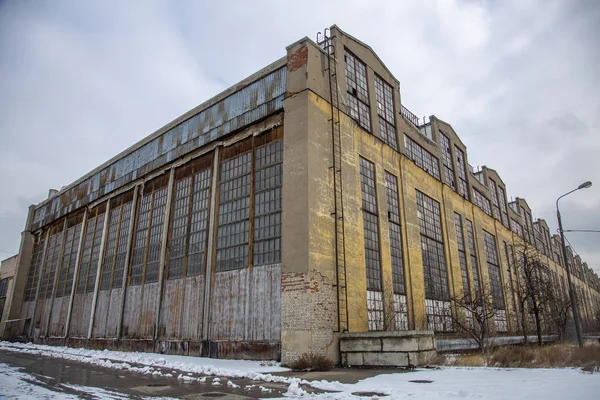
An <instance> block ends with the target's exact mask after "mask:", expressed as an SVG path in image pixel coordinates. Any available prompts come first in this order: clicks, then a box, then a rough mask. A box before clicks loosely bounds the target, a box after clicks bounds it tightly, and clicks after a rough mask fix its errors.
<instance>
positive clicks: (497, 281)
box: [483, 231, 507, 332]
mask: <svg viewBox="0 0 600 400" xmlns="http://www.w3.org/2000/svg"><path fill="white" fill-rule="evenodd" d="M483 238H484V243H485V253H486V259H487V265H488V273H489V276H490V292H491V294H492V303H493V305H494V309H495V316H494V321H495V323H496V330H498V331H499V332H505V331H506V329H507V327H506V312H505V309H506V306H505V302H504V292H503V290H502V277H501V276H500V260H499V258H498V249H497V247H496V238H495V237H494V235H492V234H491V233H489V232H487V231H483Z"/></svg>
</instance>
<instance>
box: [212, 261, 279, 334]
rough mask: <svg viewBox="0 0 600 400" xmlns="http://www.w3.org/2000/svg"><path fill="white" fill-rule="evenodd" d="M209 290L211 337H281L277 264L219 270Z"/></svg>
mask: <svg viewBox="0 0 600 400" xmlns="http://www.w3.org/2000/svg"><path fill="white" fill-rule="evenodd" d="M212 290H213V292H212V295H211V305H210V310H211V315H210V330H209V331H210V339H211V340H228V341H273V342H276V341H280V340H281V267H280V265H279V264H277V265H269V266H261V267H255V268H252V269H247V268H245V269H240V270H234V271H227V272H219V273H217V274H216V275H215V279H214V284H213V288H212Z"/></svg>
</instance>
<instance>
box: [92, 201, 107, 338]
mask: <svg viewBox="0 0 600 400" xmlns="http://www.w3.org/2000/svg"><path fill="white" fill-rule="evenodd" d="M109 220H110V199H108V201H107V202H106V211H105V213H104V225H103V226H102V239H101V240H100V251H99V252H98V264H97V266H96V282H95V284H94V297H92V309H91V311H90V326H89V328H88V334H87V338H88V340H89V339H91V337H92V329H93V328H94V318H95V317H96V302H97V301H98V290H99V289H100V274H101V273H102V262H103V261H104V246H105V245H106V237H107V236H108V222H109Z"/></svg>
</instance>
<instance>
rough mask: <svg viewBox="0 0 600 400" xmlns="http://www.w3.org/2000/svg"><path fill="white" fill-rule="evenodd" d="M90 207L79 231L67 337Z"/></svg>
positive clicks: (86, 210) (66, 329)
mask: <svg viewBox="0 0 600 400" xmlns="http://www.w3.org/2000/svg"><path fill="white" fill-rule="evenodd" d="M87 216H88V209H87V208H86V209H85V212H84V213H83V220H82V221H81V232H80V233H79V248H78V249H77V257H76V258H75V271H73V283H72V285H71V297H70V298H69V310H68V311H67V322H66V323H65V339H66V338H68V337H69V327H70V326H71V312H72V311H73V300H74V297H75V287H76V286H77V275H78V274H79V264H80V263H81V253H82V252H83V242H84V240H83V239H84V237H85V231H86V225H87Z"/></svg>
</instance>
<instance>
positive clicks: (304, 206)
mask: <svg viewBox="0 0 600 400" xmlns="http://www.w3.org/2000/svg"><path fill="white" fill-rule="evenodd" d="M328 32H329V33H330V35H329V36H328V37H326V38H322V39H323V40H322V41H321V43H315V42H313V41H311V40H310V39H308V38H304V39H301V40H299V41H298V42H296V43H293V44H291V45H290V46H288V47H287V54H286V56H285V57H283V58H281V59H279V60H277V61H275V62H274V63H272V64H270V65H269V66H267V67H265V68H263V69H262V70H260V71H258V72H256V73H255V74H253V75H252V76H250V77H248V78H247V79H244V80H243V81H242V82H240V83H238V84H237V85H235V86H233V87H231V88H230V89H227V90H226V91H224V92H223V93H221V94H219V95H217V96H216V97H214V98H212V99H210V100H208V101H207V102H206V103H204V104H201V105H200V106H198V107H196V108H195V109H193V110H191V111H189V112H188V113H186V114H184V115H182V116H181V117H179V118H177V119H176V120H175V121H173V122H171V123H169V124H167V125H166V126H164V127H163V128H161V129H159V130H158V131H156V132H155V133H153V134H151V135H150V136H148V137H147V138H145V139H143V140H142V141H141V142H139V143H137V144H135V145H133V146H132V147H130V148H129V149H127V150H125V151H124V152H122V153H121V154H119V155H118V156H116V157H114V158H113V159H111V160H109V161H107V162H106V163H104V164H102V165H101V166H99V167H98V168H96V169H95V170H93V171H92V172H90V173H88V174H86V175H85V176H83V177H82V178H80V179H79V180H77V181H75V182H73V183H72V184H70V185H68V186H66V187H65V188H63V189H61V190H60V191H59V192H57V193H52V194H51V196H50V197H49V198H48V199H47V200H45V201H43V202H42V203H40V204H38V205H35V206H32V207H31V209H30V213H29V218H28V221H27V225H26V229H25V232H24V233H23V239H22V243H21V248H20V252H19V258H18V273H17V275H16V280H17V281H18V282H17V287H20V288H21V291H20V292H19V296H20V297H19V299H18V306H17V304H16V300H17V298H16V297H15V301H14V302H13V303H15V304H13V307H12V309H13V311H14V313H12V314H11V316H10V318H11V319H12V320H15V322H12V323H11V324H10V326H8V325H7V326H5V327H3V329H4V332H3V334H4V336H5V337H10V336H15V335H19V334H28V335H30V336H31V337H33V339H34V340H35V341H37V342H41V343H48V344H61V345H62V344H68V345H73V346H80V345H81V346H91V347H94V348H102V347H105V348H119V349H136V350H146V351H160V352H167V353H176V354H190V355H192V354H193V355H200V354H202V355H208V356H212V357H235V358H259V359H260V358H266V359H270V358H281V359H282V360H283V361H284V362H288V361H290V360H293V359H295V358H296V357H298V356H299V355H300V354H302V353H305V352H317V353H320V354H328V355H330V356H331V357H332V358H333V359H336V360H337V359H339V353H338V347H339V338H340V335H341V333H344V332H366V331H393V330H425V329H429V330H432V331H435V332H436V334H451V333H452V331H453V326H452V324H451V321H449V319H448V318H447V315H448V312H449V311H450V310H451V306H452V305H451V302H450V299H451V297H452V296H453V295H456V294H459V293H463V292H464V291H469V292H472V291H475V290H480V289H484V290H489V292H490V293H489V294H490V295H491V296H492V298H493V301H494V308H495V309H496V318H495V322H494V329H495V331H496V332H495V333H497V334H504V333H515V332H516V331H517V325H516V313H517V312H519V311H518V309H517V308H516V307H515V302H514V299H513V297H512V294H511V291H510V280H511V279H512V278H513V276H512V274H513V272H511V271H512V270H511V268H510V267H511V265H514V264H512V263H514V260H515V252H516V250H515V247H516V246H517V245H518V244H520V243H522V242H523V241H527V242H529V243H531V244H532V245H534V246H537V248H538V249H539V251H540V252H541V253H542V254H543V257H544V260H545V262H547V263H548V265H549V266H550V267H551V268H552V271H553V272H552V273H553V274H554V275H555V276H556V279H557V281H560V282H562V284H563V285H564V282H565V270H564V265H565V263H564V260H562V257H561V252H560V251H559V249H560V247H559V246H560V241H558V242H557V238H556V236H552V235H550V233H549V230H548V226H547V224H546V223H545V222H544V221H541V220H539V221H536V223H535V224H534V223H533V219H532V213H531V210H530V208H529V207H528V205H527V202H526V201H525V200H524V199H522V198H517V200H515V202H511V203H509V202H508V197H507V188H506V186H505V183H504V181H503V180H502V179H501V178H500V175H499V174H498V173H497V172H496V171H495V170H493V169H491V168H487V167H483V168H481V169H477V170H475V169H473V168H472V167H471V166H470V165H469V163H468V152H467V148H466V146H465V145H464V143H463V142H462V141H461V140H460V138H459V136H458V135H457V133H456V132H455V131H454V129H453V128H452V126H451V125H450V124H448V123H447V122H444V121H442V120H441V119H440V118H438V117H436V116H433V115H432V116H430V117H429V118H427V119H426V120H421V119H419V118H417V117H416V116H415V115H413V114H412V113H411V112H410V111H409V110H408V109H407V108H406V107H405V106H404V103H403V102H402V99H401V96H400V83H399V81H398V80H397V79H396V78H395V77H394V75H393V74H392V73H391V72H390V71H389V70H388V68H387V67H386V66H385V65H384V64H383V62H382V61H381V60H380V59H379V57H378V56H377V54H375V52H374V51H373V50H372V49H371V48H370V47H369V46H367V45H365V44H364V43H362V42H360V41H358V40H356V39H355V38H353V37H351V36H350V35H348V34H346V33H344V32H343V31H341V30H340V29H339V28H337V27H335V26H334V27H332V28H331V30H330V31H329V30H328ZM324 48H325V50H324ZM328 52H329V54H328ZM330 55H331V57H330ZM406 56H407V57H410V56H411V55H409V54H407V55H406ZM408 78H409V77H408ZM439 90H444V88H440V89H439ZM432 95H434V94H433V93H432ZM111 134H118V133H115V132H107V135H111ZM82 151H89V149H88V150H86V149H82ZM568 261H569V262H570V263H571V265H572V266H573V267H574V268H575V271H576V272H575V274H574V285H575V287H576V288H577V290H578V292H579V293H582V295H581V300H580V303H581V304H580V306H581V307H582V311H583V312H582V315H584V318H591V317H592V315H593V312H594V310H596V311H597V310H598V306H599V300H600V293H599V290H600V286H599V281H598V277H597V276H596V275H595V274H594V273H593V272H591V270H589V269H587V267H585V266H584V264H582V263H581V260H579V259H575V258H573V260H568ZM19 285H20V286H19Z"/></svg>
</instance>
